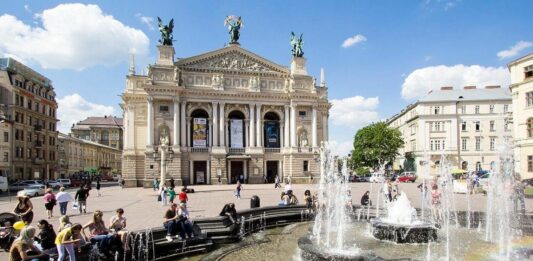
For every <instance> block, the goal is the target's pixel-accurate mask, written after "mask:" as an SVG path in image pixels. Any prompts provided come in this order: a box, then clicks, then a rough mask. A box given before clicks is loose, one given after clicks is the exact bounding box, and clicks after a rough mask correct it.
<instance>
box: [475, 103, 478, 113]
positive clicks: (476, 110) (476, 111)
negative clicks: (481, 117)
mask: <svg viewBox="0 0 533 261" xmlns="http://www.w3.org/2000/svg"><path fill="white" fill-rule="evenodd" d="M475 114H479V105H476V109H475Z"/></svg>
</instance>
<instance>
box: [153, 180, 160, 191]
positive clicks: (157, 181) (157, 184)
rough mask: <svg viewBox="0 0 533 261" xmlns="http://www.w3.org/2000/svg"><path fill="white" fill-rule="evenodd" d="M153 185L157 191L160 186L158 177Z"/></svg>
mask: <svg viewBox="0 0 533 261" xmlns="http://www.w3.org/2000/svg"><path fill="white" fill-rule="evenodd" d="M152 187H153V188H154V191H157V188H159V180H158V179H157V178H155V179H154V180H153V181H152Z"/></svg>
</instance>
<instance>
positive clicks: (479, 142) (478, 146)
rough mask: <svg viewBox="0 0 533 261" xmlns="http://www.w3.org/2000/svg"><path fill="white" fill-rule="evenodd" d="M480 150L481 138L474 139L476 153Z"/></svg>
mask: <svg viewBox="0 0 533 261" xmlns="http://www.w3.org/2000/svg"><path fill="white" fill-rule="evenodd" d="M480 150H481V137H476V151H480Z"/></svg>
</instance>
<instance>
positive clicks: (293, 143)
mask: <svg viewBox="0 0 533 261" xmlns="http://www.w3.org/2000/svg"><path fill="white" fill-rule="evenodd" d="M291 147H293V148H294V147H296V104H294V103H292V104H291Z"/></svg>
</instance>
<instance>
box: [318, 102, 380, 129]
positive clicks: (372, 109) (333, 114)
mask: <svg viewBox="0 0 533 261" xmlns="http://www.w3.org/2000/svg"><path fill="white" fill-rule="evenodd" d="M331 103H332V104H333V107H331V110H330V111H329V115H330V120H331V123H332V124H333V125H336V126H343V127H348V128H351V129H357V128H358V127H360V126H361V125H363V124H366V123H371V122H373V121H375V120H377V119H378V112H377V111H376V109H377V107H378V105H379V98H378V97H373V98H365V97H362V96H353V97H348V98H343V99H340V100H337V99H334V100H331Z"/></svg>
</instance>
